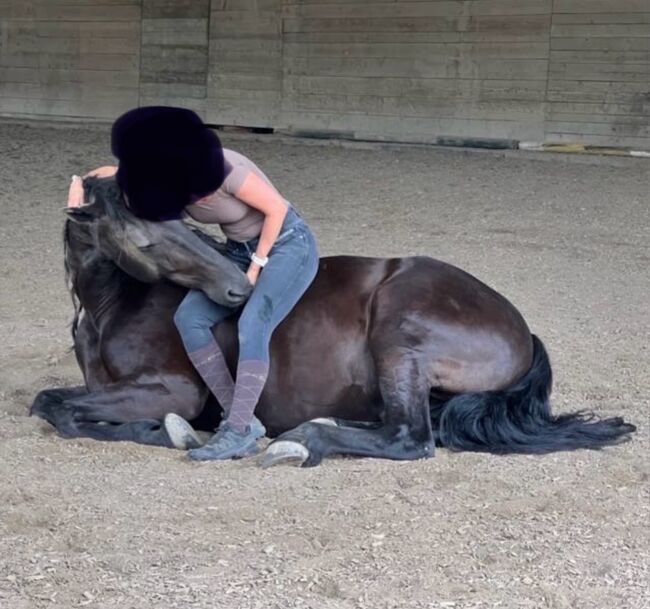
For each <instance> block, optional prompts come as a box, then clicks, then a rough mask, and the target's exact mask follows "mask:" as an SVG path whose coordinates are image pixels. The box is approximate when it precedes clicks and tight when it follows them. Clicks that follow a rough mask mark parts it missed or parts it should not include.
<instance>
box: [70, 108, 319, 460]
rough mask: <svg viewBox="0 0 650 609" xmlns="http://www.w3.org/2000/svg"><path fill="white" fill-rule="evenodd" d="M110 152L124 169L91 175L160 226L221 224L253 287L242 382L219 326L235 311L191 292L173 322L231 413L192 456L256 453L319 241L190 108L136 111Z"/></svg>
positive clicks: (242, 346)
mask: <svg viewBox="0 0 650 609" xmlns="http://www.w3.org/2000/svg"><path fill="white" fill-rule="evenodd" d="M111 147H112V150H113V154H114V155H115V156H116V157H117V159H118V161H119V166H118V167H112V166H106V167H101V168H99V169H96V170H95V171H93V172H90V173H89V174H88V175H96V176H100V177H106V176H110V175H115V177H116V180H117V183H118V184H119V186H120V187H121V189H122V191H123V193H124V196H125V200H126V201H127V205H128V206H129V208H130V209H131V210H132V211H133V213H134V214H135V215H137V216H139V217H142V218H145V219H148V220H154V221H161V220H169V219H176V218H178V217H180V216H181V215H182V214H183V213H188V214H189V215H190V216H192V217H193V218H194V219H196V220H198V221H199V222H204V223H216V224H219V225H220V226H221V229H222V231H223V233H224V234H225V236H226V238H227V241H226V255H227V256H228V257H229V258H230V259H231V260H232V261H233V262H234V263H235V264H237V265H238V266H239V267H240V268H241V269H242V270H243V271H244V272H245V273H246V275H247V277H248V279H249V281H250V282H251V284H252V285H253V286H254V288H253V291H252V294H251V296H250V298H249V300H248V301H247V303H246V304H245V305H244V307H243V309H242V310H241V315H240V317H239V322H238V335H239V360H238V363H237V377H236V382H235V381H234V380H233V378H232V376H231V374H230V372H229V370H228V367H227V366H226V361H225V358H224V356H223V353H222V352H221V349H220V348H219V346H218V344H217V342H216V340H215V339H214V336H213V334H212V330H211V329H212V327H213V326H214V325H215V324H218V323H219V322H221V321H223V320H224V319H226V318H227V317H229V316H231V315H233V314H234V313H235V312H236V311H235V310H234V309H230V308H228V307H225V306H223V305H220V304H217V303H215V302H213V301H211V300H210V299H209V298H208V297H207V296H206V295H205V294H204V293H203V292H201V291H199V290H190V291H189V292H188V293H187V295H186V297H185V299H184V300H183V302H182V303H181V305H180V306H179V308H178V310H177V312H176V315H175V317H174V322H175V323H176V326H177V327H178V330H179V332H180V335H181V337H182V339H183V343H184V345H185V348H186V350H187V354H188V356H189V358H190V360H191V361H192V364H193V365H194V367H195V368H196V370H197V372H198V373H199V374H200V375H201V377H202V378H203V380H204V381H205V383H206V385H207V386H208V388H209V389H210V391H212V393H213V394H214V395H215V397H216V398H217V400H218V401H219V403H220V404H221V405H222V407H223V408H224V414H225V416H224V420H223V422H222V423H221V425H220V426H219V429H218V430H217V433H216V434H215V435H214V436H213V437H212V438H211V439H210V440H209V441H208V442H207V444H206V445H205V446H203V447H202V448H198V449H194V450H192V451H190V457H191V458H193V459H197V460H210V459H230V458H240V457H245V456H248V455H251V454H254V453H255V452H256V447H257V440H258V439H259V438H260V437H262V436H264V434H265V432H266V430H265V429H264V426H263V425H262V423H261V422H260V421H259V420H258V419H257V418H256V417H255V416H254V411H255V406H256V405H257V402H258V400H259V397H260V395H261V393H262V389H263V388H264V384H265V382H266V379H267V376H268V370H269V342H270V339H271V335H272V333H273V330H274V329H275V328H276V327H277V326H278V325H279V323H280V322H281V321H282V320H283V319H284V318H285V317H286V316H287V315H288V313H289V312H290V311H291V309H292V308H293V306H294V305H295V304H296V303H297V302H298V299H299V298H300V297H301V296H302V294H303V293H304V292H305V290H306V289H307V288H308V287H309V285H310V284H311V282H312V280H313V279H314V277H315V275H316V270H317V268H318V251H317V246H316V241H315V239H314V237H313V235H312V233H311V231H310V229H309V227H308V226H307V224H306V223H305V222H304V220H303V219H302V218H301V217H300V216H299V215H298V213H297V212H296V210H295V209H294V208H293V207H292V206H291V205H290V204H289V203H288V202H287V201H286V200H285V199H284V198H283V197H282V196H281V195H280V193H279V192H278V191H277V190H276V189H275V188H274V187H273V185H272V184H271V182H270V180H269V179H268V178H267V177H266V176H265V175H264V173H263V172H262V171H261V170H260V169H259V168H258V167H257V166H256V165H255V164H254V163H253V162H252V161H250V160H249V159H247V158H246V157H244V156H243V155H241V154H239V153H237V152H234V151H232V150H227V149H222V147H221V145H220V142H219V139H218V138H217V136H216V135H215V134H214V132H213V131H211V130H210V129H209V128H208V127H206V126H205V125H204V124H203V122H202V121H201V119H200V118H199V117H198V116H197V115H196V114H195V113H194V112H192V111H190V110H186V109H182V108H171V107H144V108H137V109H135V110H131V111H130V112H127V113H126V114H124V115H123V116H121V117H120V118H119V119H117V121H115V123H114V125H113V129H112V133H111ZM82 202H83V185H82V181H81V178H79V177H77V176H73V180H72V184H71V185H70V193H69V198H68V205H70V206H75V205H80V204H81V203H82Z"/></svg>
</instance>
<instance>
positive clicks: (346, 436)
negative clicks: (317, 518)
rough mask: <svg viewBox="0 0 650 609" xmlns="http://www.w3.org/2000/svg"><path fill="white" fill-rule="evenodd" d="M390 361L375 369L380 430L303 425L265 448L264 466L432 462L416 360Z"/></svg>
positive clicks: (424, 390) (424, 388) (424, 391)
mask: <svg viewBox="0 0 650 609" xmlns="http://www.w3.org/2000/svg"><path fill="white" fill-rule="evenodd" d="M393 355H394V357H392V358H391V357H386V358H384V360H383V361H382V362H380V363H379V365H378V372H379V375H378V376H379V388H380V391H381V395H382V398H383V402H384V412H383V417H382V419H383V422H382V424H380V425H379V426H377V425H375V424H373V423H369V424H354V423H353V424H352V426H347V425H345V424H343V425H340V424H339V423H344V422H343V421H340V420H336V419H334V420H322V421H318V420H316V421H310V422H308V423H303V424H302V425H299V426H298V427H296V428H295V429H292V430H291V431H288V432H286V433H283V434H282V435H280V436H279V437H278V438H277V439H276V440H275V442H273V443H272V444H271V445H270V446H269V448H268V449H267V451H266V454H265V457H264V461H263V465H264V466H269V465H274V464H276V463H279V462H282V461H288V460H295V459H299V460H301V461H303V465H304V466H312V465H317V464H318V463H320V461H321V460H322V459H323V458H324V457H325V456H327V455H331V454H343V455H357V456H364V457H379V458H384V459H400V460H408V459H419V458H423V457H430V456H432V455H433V451H434V444H433V437H432V434H431V421H430V416H429V390H430V387H429V386H428V382H427V380H426V377H425V376H424V375H422V374H421V372H420V368H419V364H418V360H417V358H416V357H415V355H414V354H412V353H408V352H407V353H404V352H403V351H402V352H399V353H395V354H393ZM332 422H334V423H336V424H332Z"/></svg>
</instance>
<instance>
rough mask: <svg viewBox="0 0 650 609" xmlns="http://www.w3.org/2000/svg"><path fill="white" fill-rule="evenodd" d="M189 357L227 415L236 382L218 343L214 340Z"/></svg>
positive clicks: (189, 354)
mask: <svg viewBox="0 0 650 609" xmlns="http://www.w3.org/2000/svg"><path fill="white" fill-rule="evenodd" d="M188 356H189V358H190V361H191V362H192V364H194V367H195V368H196V371H197V372H198V373H199V375H200V376H201V378H202V379H203V381H204V382H205V384H206V385H207V386H208V389H209V390H210V391H211V392H212V393H213V394H214V397H216V398H217V400H218V401H219V404H220V405H221V408H223V411H224V413H226V415H227V413H228V412H229V410H230V406H231V404H232V398H233V394H234V392H235V382H234V381H233V379H232V375H231V374H230V370H228V365H227V364H226V358H225V357H224V356H223V353H222V352H221V349H220V348H219V345H218V344H217V341H216V340H212V342H210V343H209V344H208V345H206V346H205V347H201V348H200V349H197V350H196V351H192V352H191V353H188Z"/></svg>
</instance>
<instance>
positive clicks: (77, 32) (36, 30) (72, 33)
mask: <svg viewBox="0 0 650 609" xmlns="http://www.w3.org/2000/svg"><path fill="white" fill-rule="evenodd" d="M4 26H5V27H6V29H7V34H11V35H12V36H16V37H33V38H38V39H42V38H89V39H93V40H95V41H96V40H97V39H103V38H129V39H132V38H133V39H137V38H139V37H140V24H139V23H138V22H137V21H134V22H130V21H85V22H82V21H26V20H9V19H8V20H6V21H5V22H4Z"/></svg>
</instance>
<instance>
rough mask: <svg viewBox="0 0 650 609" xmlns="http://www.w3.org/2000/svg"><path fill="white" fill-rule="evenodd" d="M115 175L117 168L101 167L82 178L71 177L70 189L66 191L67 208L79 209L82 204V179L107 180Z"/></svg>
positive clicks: (112, 166) (111, 166)
mask: <svg viewBox="0 0 650 609" xmlns="http://www.w3.org/2000/svg"><path fill="white" fill-rule="evenodd" d="M116 173H117V167H116V166H114V165H103V166H102V167H98V168H97V169H93V170H92V171H89V172H88V173H87V174H86V175H84V177H83V178H81V177H79V176H72V180H71V181H70V188H69V189H68V207H79V206H81V205H83V202H84V185H83V179H84V178H89V177H91V176H92V177H96V178H108V177H110V176H114V175H115V174H116Z"/></svg>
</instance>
